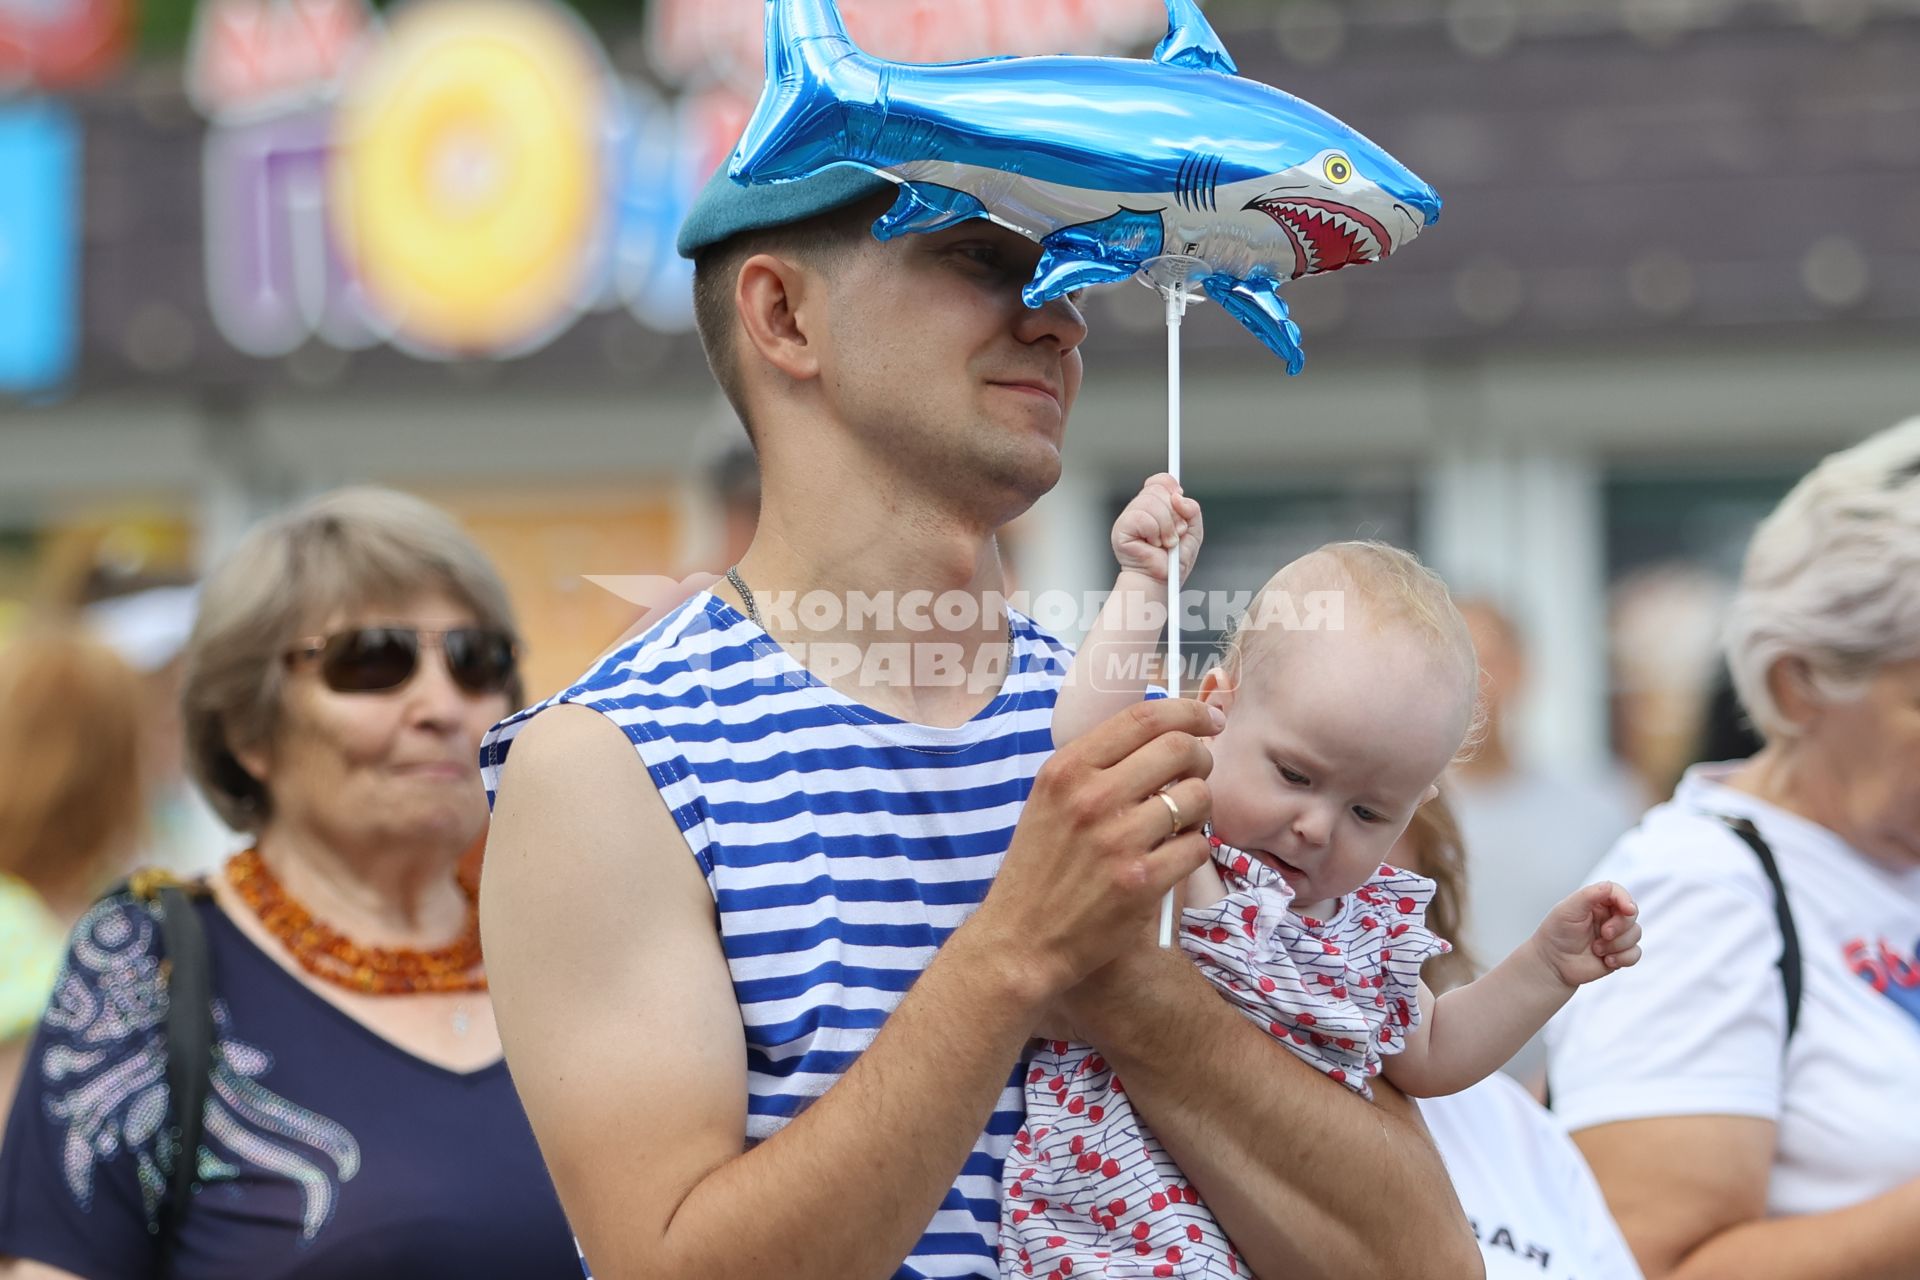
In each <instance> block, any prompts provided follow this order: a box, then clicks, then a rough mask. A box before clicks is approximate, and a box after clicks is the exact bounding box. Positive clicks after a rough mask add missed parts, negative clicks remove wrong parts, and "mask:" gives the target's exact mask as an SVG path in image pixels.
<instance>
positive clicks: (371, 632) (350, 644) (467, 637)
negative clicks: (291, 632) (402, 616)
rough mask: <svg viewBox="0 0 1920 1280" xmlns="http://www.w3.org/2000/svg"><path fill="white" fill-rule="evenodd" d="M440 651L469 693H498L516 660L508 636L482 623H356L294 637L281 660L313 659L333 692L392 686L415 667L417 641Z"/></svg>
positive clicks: (417, 662)
mask: <svg viewBox="0 0 1920 1280" xmlns="http://www.w3.org/2000/svg"><path fill="white" fill-rule="evenodd" d="M423 644H426V645H433V646H437V647H438V648H439V649H440V651H441V653H443V654H445V655H446V659H447V674H448V675H450V676H452V677H453V682H454V683H455V684H457V685H459V686H460V687H461V689H463V690H465V691H466V692H467V693H471V694H486V693H504V692H506V689H507V686H508V685H509V684H511V683H512V681H513V673H514V669H515V667H516V665H517V664H518V661H519V655H518V654H517V653H516V652H515V650H514V644H513V637H512V636H510V635H508V634H507V633H506V632H504V631H491V630H489V629H487V628H485V627H452V628H449V629H448V630H445V631H423V630H421V629H420V628H418V627H356V628H354V629H353V630H352V631H342V632H339V633H337V634H335V635H330V636H314V637H311V638H309V639H306V640H302V641H300V642H299V643H298V644H296V645H295V646H294V647H293V648H292V649H290V650H288V652H287V661H288V662H289V663H293V662H301V661H306V662H311V661H313V660H314V659H316V658H317V659H318V660H319V663H320V678H321V679H322V680H324V681H326V683H327V688H329V689H331V690H333V691H334V692H335V693H382V692H384V691H386V690H389V689H398V688H399V687H400V686H401V685H404V684H405V683H406V682H407V681H409V680H411V679H412V678H413V673H414V672H415V671H417V670H419V668H420V647H421V645H423Z"/></svg>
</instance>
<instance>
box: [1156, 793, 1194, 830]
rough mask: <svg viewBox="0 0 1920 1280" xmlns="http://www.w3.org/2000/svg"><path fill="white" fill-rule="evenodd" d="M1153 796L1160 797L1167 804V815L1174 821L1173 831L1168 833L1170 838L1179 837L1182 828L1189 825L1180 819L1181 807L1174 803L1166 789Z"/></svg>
mask: <svg viewBox="0 0 1920 1280" xmlns="http://www.w3.org/2000/svg"><path fill="white" fill-rule="evenodd" d="M1153 794H1155V795H1157V796H1159V797H1160V798H1161V799H1162V800H1163V801H1165V802H1166V806H1167V814H1168V816H1169V817H1171V818H1172V819H1173V830H1172V831H1170V832H1168V835H1169V837H1172V836H1177V835H1179V834H1180V830H1181V828H1182V827H1184V826H1186V825H1187V824H1186V822H1185V821H1184V820H1182V818H1181V817H1180V806H1179V805H1177V804H1175V803H1174V802H1173V797H1172V796H1170V795H1168V794H1167V793H1166V790H1165V789H1164V788H1163V789H1161V790H1159V791H1156V792H1154V793H1153Z"/></svg>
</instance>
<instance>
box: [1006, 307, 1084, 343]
mask: <svg viewBox="0 0 1920 1280" xmlns="http://www.w3.org/2000/svg"><path fill="white" fill-rule="evenodd" d="M1018 305H1019V307H1020V317H1019V320H1018V321H1017V331H1018V333H1019V335H1020V340H1021V341H1022V342H1042V341H1045V340H1046V339H1049V338H1051V339H1053V340H1054V341H1055V342H1057V343H1058V344H1059V345H1060V353H1061V354H1062V355H1065V354H1066V353H1067V352H1069V351H1073V350H1077V349H1078V348H1079V346H1080V344H1081V343H1083V342H1085V341H1086V340H1087V318H1086V316H1085V315H1083V314H1082V313H1081V311H1080V306H1079V304H1078V303H1076V302H1074V301H1073V300H1072V299H1071V298H1055V299H1054V300H1053V301H1051V302H1049V303H1047V304H1046V305H1045V306H1041V307H1029V306H1027V305H1026V304H1025V303H1020V304H1018Z"/></svg>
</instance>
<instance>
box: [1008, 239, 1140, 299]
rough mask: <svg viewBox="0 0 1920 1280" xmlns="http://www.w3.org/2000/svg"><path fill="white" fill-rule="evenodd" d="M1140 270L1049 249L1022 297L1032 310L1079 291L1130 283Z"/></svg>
mask: <svg viewBox="0 0 1920 1280" xmlns="http://www.w3.org/2000/svg"><path fill="white" fill-rule="evenodd" d="M1138 270H1139V268H1137V267H1127V266H1122V265H1120V264H1118V263H1113V262H1089V261H1087V260H1086V259H1085V258H1080V257H1074V256H1071V255H1069V254H1066V253H1062V252H1059V251H1058V250H1054V249H1048V250H1046V251H1045V252H1044V253H1042V254H1041V255H1040V265H1039V266H1037V267H1035V268H1034V269H1033V279H1032V280H1031V281H1029V282H1028V284H1027V287H1026V288H1025V289H1024V290H1023V291H1022V292H1021V294H1020V297H1021V300H1022V301H1024V302H1025V303H1026V304H1027V305H1028V306H1030V307H1044V306H1046V305H1047V303H1049V302H1052V301H1053V300H1054V299H1055V298H1059V297H1064V296H1065V295H1067V294H1069V293H1072V292H1074V291H1075V290H1076V289H1089V288H1092V287H1093V286H1094V285H1096V284H1118V283H1119V282H1120V281H1122V280H1130V279H1132V278H1133V275H1134V273H1135V272H1136V271H1138Z"/></svg>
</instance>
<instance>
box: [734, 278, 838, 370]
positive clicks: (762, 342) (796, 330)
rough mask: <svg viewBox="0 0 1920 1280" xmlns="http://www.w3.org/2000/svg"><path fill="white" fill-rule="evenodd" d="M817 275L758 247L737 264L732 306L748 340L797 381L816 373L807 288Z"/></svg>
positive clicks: (816, 353)
mask: <svg viewBox="0 0 1920 1280" xmlns="http://www.w3.org/2000/svg"><path fill="white" fill-rule="evenodd" d="M817 286H818V281H817V280H816V279H814V278H812V277H810V276H809V275H808V273H807V272H805V271H802V270H801V269H800V268H799V267H797V266H795V265H794V264H793V263H791V262H789V261H788V260H787V259H785V258H782V257H778V256H777V255H774V254H771V253H756V254H754V255H753V256H752V257H751V258H748V259H747V260H746V261H745V262H743V263H741V264H740V275H739V277H738V278H737V279H736V280H735V281H734V296H733V301H734V308H735V310H736V311H737V312H738V314H739V317H740V326H741V328H742V330H743V331H744V332H745V334H746V340H747V343H748V344H749V345H750V346H751V347H752V348H753V349H754V350H755V351H757V352H759V353H760V357H761V359H763V360H765V361H766V362H767V363H768V364H770V365H772V366H773V367H774V368H776V369H778V370H779V371H780V372H781V373H783V374H785V375H786V376H787V377H789V378H791V379H793V380H794V381H796V382H805V381H807V380H809V379H811V378H816V377H818V376H819V374H820V356H819V351H818V349H817V348H816V347H815V346H814V345H813V343H812V342H811V341H810V335H809V334H808V332H807V322H808V320H809V319H810V317H811V313H810V312H809V311H808V310H807V305H806V304H807V303H808V302H809V301H810V298H809V294H808V289H809V288H810V287H816V288H817Z"/></svg>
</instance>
